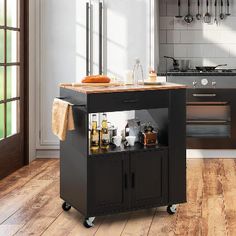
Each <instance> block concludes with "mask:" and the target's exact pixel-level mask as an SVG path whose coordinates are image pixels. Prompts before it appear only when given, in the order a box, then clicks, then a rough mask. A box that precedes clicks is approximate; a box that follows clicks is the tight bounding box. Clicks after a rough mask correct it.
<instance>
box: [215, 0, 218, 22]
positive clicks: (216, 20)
mask: <svg viewBox="0 0 236 236" xmlns="http://www.w3.org/2000/svg"><path fill="white" fill-rule="evenodd" d="M217 1H218V0H215V19H214V22H215V23H216V24H218V19H217Z"/></svg>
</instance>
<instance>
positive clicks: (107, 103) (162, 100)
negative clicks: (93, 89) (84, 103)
mask: <svg viewBox="0 0 236 236" xmlns="http://www.w3.org/2000/svg"><path fill="white" fill-rule="evenodd" d="M168 104H169V91H142V92H126V93H118V92H117V93H103V94H90V95H89V97H88V112H89V113H94V112H104V111H106V112H111V111H128V110H141V109H152V108H162V107H168Z"/></svg>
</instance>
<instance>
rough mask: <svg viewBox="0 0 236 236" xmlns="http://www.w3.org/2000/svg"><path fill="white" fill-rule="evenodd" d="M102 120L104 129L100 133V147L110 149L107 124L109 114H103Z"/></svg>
mask: <svg viewBox="0 0 236 236" xmlns="http://www.w3.org/2000/svg"><path fill="white" fill-rule="evenodd" d="M102 116H103V118H102V127H101V132H100V147H101V148H102V149H108V148H109V133H108V124H107V114H106V113H103V115H102Z"/></svg>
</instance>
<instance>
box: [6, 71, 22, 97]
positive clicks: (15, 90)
mask: <svg viewBox="0 0 236 236" xmlns="http://www.w3.org/2000/svg"><path fill="white" fill-rule="evenodd" d="M19 69H20V68H19V66H8V67H7V98H14V97H17V96H18V95H19V86H18V85H19V71H20V70H19Z"/></svg>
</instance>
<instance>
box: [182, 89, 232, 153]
mask: <svg viewBox="0 0 236 236" xmlns="http://www.w3.org/2000/svg"><path fill="white" fill-rule="evenodd" d="M186 132H187V148H189V149H233V148H236V89H188V91H187V127H186Z"/></svg>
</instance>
